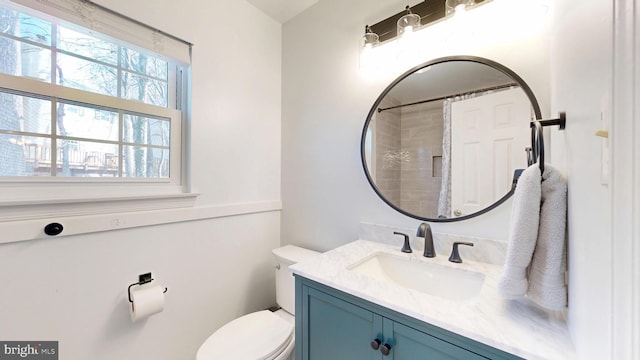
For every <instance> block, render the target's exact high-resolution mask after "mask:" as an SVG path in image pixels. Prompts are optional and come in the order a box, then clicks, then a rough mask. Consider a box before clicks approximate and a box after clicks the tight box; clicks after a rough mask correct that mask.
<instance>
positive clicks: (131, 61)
mask: <svg viewBox="0 0 640 360" xmlns="http://www.w3.org/2000/svg"><path fill="white" fill-rule="evenodd" d="M122 67H123V68H125V69H128V70H131V71H133V72H137V73H140V74H143V75H148V76H152V77H155V78H160V79H162V80H167V76H168V63H167V62H166V61H164V60H162V59H159V58H157V57H154V56H149V55H146V54H142V53H139V52H137V51H134V50H131V49H127V48H122Z"/></svg>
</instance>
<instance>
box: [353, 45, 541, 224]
mask: <svg viewBox="0 0 640 360" xmlns="http://www.w3.org/2000/svg"><path fill="white" fill-rule="evenodd" d="M450 61H469V62H475V63H479V64H483V65H486V66H490V67H492V68H494V69H496V70H498V71H500V72H502V73H503V74H505V75H507V76H510V77H511V78H512V79H513V80H514V81H516V82H517V83H518V85H520V88H521V89H522V90H523V91H524V92H525V94H526V95H527V97H528V98H529V101H530V102H531V106H532V107H533V112H534V115H535V117H536V119H542V113H541V111H540V105H539V104H538V101H537V100H536V97H535V95H534V94H533V91H531V88H529V85H527V83H526V82H525V81H524V80H523V79H522V78H521V77H520V76H518V74H516V73H515V72H513V71H512V70H511V69H509V68H507V67H506V66H504V65H502V64H500V63H497V62H495V61H493V60H489V59H485V58H482V57H477V56H447V57H442V58H438V59H434V60H430V61H427V62H425V63H422V64H420V65H418V66H415V67H413V68H412V69H410V70H409V71H407V72H405V73H404V74H402V75H400V76H399V77H398V78H397V79H395V80H394V81H393V82H392V83H391V84H390V85H389V86H387V88H386V89H384V91H382V93H381V94H380V96H378V98H377V99H376V101H375V102H374V103H373V106H372V107H371V110H369V114H368V115H367V120H366V121H365V123H364V127H363V129H362V136H361V138H360V158H361V161H362V168H363V170H364V173H365V175H366V177H367V181H368V182H369V185H371V187H372V188H373V190H374V191H375V192H376V194H378V196H379V197H380V198H381V199H382V200H383V201H384V202H385V203H387V205H389V206H391V207H392V208H393V209H394V210H396V211H398V212H399V213H401V214H404V215H406V216H409V217H412V218H414V219H417V220H421V221H428V222H454V221H462V220H467V219H471V218H474V217H476V216H479V215H482V214H484V213H487V212H489V211H491V210H493V209H495V208H496V207H498V206H499V205H500V204H502V203H503V202H505V201H506V200H507V199H509V197H511V195H513V192H514V188H513V187H512V188H511V190H510V191H509V192H507V193H506V194H505V195H504V196H503V197H501V198H500V199H498V200H497V201H496V202H494V203H493V204H491V205H489V206H487V207H486V208H484V209H482V210H480V211H477V212H475V213H473V214H469V215H465V216H460V217H454V218H446V219H438V218H436V219H432V218H425V217H422V216H418V215H415V214H412V213H409V212H407V211H405V210H403V209H400V208H399V207H398V206H396V205H395V204H393V203H392V202H391V201H389V200H388V199H387V198H386V197H384V195H382V193H381V192H380V190H379V189H378V187H377V186H376V184H375V183H374V181H373V179H372V177H371V174H370V173H369V169H368V167H367V160H366V154H365V141H366V136H367V129H368V128H369V123H370V122H371V119H372V118H373V116H374V115H375V113H376V111H377V109H378V107H379V106H380V103H381V102H382V99H384V97H385V96H386V95H387V94H388V93H389V91H391V89H393V88H394V87H395V86H396V85H397V84H398V83H399V82H400V81H402V80H404V79H405V78H406V77H408V76H409V75H411V74H413V73H414V72H416V71H418V70H420V69H422V68H425V67H428V66H433V65H436V64H441V63H446V62H450Z"/></svg>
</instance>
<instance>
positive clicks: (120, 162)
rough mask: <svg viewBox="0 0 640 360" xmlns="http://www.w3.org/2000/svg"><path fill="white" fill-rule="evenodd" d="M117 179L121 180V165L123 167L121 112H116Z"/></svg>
mask: <svg viewBox="0 0 640 360" xmlns="http://www.w3.org/2000/svg"><path fill="white" fill-rule="evenodd" d="M118 129H119V131H118V132H119V134H118V177H119V178H122V177H124V176H123V171H122V170H123V165H124V160H123V159H124V145H123V143H124V112H123V111H122V110H120V111H118Z"/></svg>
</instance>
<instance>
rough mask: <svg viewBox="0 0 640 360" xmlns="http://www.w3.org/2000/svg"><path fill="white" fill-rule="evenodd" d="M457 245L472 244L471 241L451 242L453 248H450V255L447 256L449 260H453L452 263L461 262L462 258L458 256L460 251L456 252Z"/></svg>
mask: <svg viewBox="0 0 640 360" xmlns="http://www.w3.org/2000/svg"><path fill="white" fill-rule="evenodd" d="M458 245H466V246H473V243H470V242H466V241H454V242H453V249H451V256H449V261H451V262H454V263H461V262H462V259H461V258H460V253H459V252H458Z"/></svg>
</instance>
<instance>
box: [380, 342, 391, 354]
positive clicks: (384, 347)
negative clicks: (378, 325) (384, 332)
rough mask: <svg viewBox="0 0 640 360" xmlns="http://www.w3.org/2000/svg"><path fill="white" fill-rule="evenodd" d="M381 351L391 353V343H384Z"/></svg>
mask: <svg viewBox="0 0 640 360" xmlns="http://www.w3.org/2000/svg"><path fill="white" fill-rule="evenodd" d="M380 352H381V353H382V355H384V356H387V355H389V352H391V345H389V344H384V345H382V346H381V347H380Z"/></svg>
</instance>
